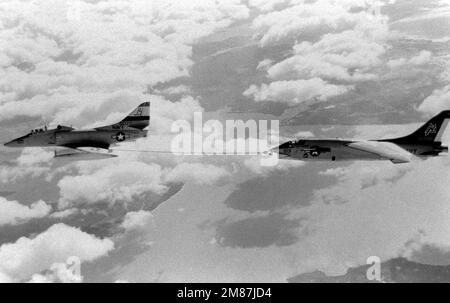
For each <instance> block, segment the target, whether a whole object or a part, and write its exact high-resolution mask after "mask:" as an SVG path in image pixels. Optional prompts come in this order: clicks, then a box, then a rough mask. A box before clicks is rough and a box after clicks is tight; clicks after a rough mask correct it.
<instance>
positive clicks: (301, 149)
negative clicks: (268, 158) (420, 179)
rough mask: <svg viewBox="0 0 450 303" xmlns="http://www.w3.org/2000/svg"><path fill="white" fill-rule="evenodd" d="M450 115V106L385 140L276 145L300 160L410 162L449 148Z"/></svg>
mask: <svg viewBox="0 0 450 303" xmlns="http://www.w3.org/2000/svg"><path fill="white" fill-rule="evenodd" d="M448 119H450V110H446V111H443V112H441V113H440V114H438V115H437V116H435V117H433V118H432V119H431V120H430V121H428V122H427V123H425V124H424V125H423V126H422V127H420V128H419V129H418V130H416V131H415V132H414V133H412V134H410V135H408V136H405V137H400V138H394V139H381V140H366V141H364V140H362V141H360V140H342V139H300V140H291V141H288V142H285V143H283V144H281V145H279V146H278V147H276V148H274V149H272V151H273V152H276V153H278V155H279V157H280V158H281V159H282V158H288V159H297V160H330V161H340V160H390V161H392V162H393V163H406V162H410V161H411V160H412V159H413V158H425V157H433V156H438V155H439V153H441V152H444V151H445V152H448V147H447V146H443V145H442V143H441V137H442V134H443V133H444V131H445V128H446V127H447V124H448Z"/></svg>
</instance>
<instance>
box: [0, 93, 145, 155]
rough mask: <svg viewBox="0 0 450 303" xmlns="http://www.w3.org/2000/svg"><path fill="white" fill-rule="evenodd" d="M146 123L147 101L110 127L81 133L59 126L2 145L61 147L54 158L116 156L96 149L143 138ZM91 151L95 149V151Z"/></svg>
mask: <svg viewBox="0 0 450 303" xmlns="http://www.w3.org/2000/svg"><path fill="white" fill-rule="evenodd" d="M149 122H150V102H144V103H142V104H141V105H139V106H138V107H137V108H136V109H135V110H133V111H132V112H131V113H130V114H129V115H128V116H126V117H125V118H124V119H123V120H122V121H120V122H118V123H115V124H112V125H108V126H102V127H97V128H93V129H80V130H76V129H74V128H72V127H69V126H63V125H58V126H57V127H56V128H55V129H47V127H44V128H38V129H34V130H32V131H31V132H30V133H29V134H27V135H25V136H22V137H19V138H17V139H14V140H11V141H10V142H7V143H5V146H7V147H29V146H40V147H49V146H57V147H62V148H63V149H62V150H55V157H63V156H65V157H67V156H77V157H79V156H83V157H86V156H87V158H89V156H92V157H91V158H104V157H115V156H116V155H113V154H111V153H109V152H108V153H102V152H99V151H98V149H104V150H108V149H109V147H110V146H111V145H113V144H116V143H120V142H124V141H130V140H135V139H137V138H141V137H146V136H147V130H144V128H146V127H147V126H148V125H149ZM92 149H95V151H93V150H92Z"/></svg>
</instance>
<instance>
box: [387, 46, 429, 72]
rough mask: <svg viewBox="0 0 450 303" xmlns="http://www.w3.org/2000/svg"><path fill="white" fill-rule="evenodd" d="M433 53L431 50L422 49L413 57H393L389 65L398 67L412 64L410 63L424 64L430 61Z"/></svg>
mask: <svg viewBox="0 0 450 303" xmlns="http://www.w3.org/2000/svg"><path fill="white" fill-rule="evenodd" d="M432 55H433V54H432V53H431V52H430V51H426V50H422V51H420V53H419V54H418V55H417V56H414V57H411V58H409V59H406V58H399V59H393V60H389V61H388V62H387V65H388V66H389V67H390V68H396V67H401V66H410V65H422V64H425V63H428V62H430V60H431V58H432Z"/></svg>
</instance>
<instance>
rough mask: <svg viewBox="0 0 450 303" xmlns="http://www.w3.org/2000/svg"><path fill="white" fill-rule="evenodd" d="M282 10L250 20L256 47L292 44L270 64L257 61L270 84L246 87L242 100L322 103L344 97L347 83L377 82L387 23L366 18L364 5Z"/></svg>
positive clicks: (318, 4) (326, 2)
mask: <svg viewBox="0 0 450 303" xmlns="http://www.w3.org/2000/svg"><path fill="white" fill-rule="evenodd" d="M262 4H263V5H268V6H273V5H275V4H279V3H278V2H276V3H272V2H270V3H265V2H264V3H262ZM284 5H287V7H285V8H283V9H281V10H278V11H276V10H275V11H271V12H268V13H266V14H262V15H260V16H258V17H257V18H255V20H254V21H253V27H254V29H255V30H256V32H257V33H258V35H256V36H255V37H257V38H260V40H259V41H260V46H261V47H268V46H271V45H273V44H280V43H287V44H288V45H293V48H292V54H291V55H290V56H288V57H287V58H285V59H283V60H281V61H279V62H276V63H273V62H271V61H268V60H267V59H266V60H263V61H261V62H260V65H258V68H264V69H266V71H267V78H268V79H269V80H270V81H272V82H270V83H268V84H262V85H261V86H260V87H258V86H256V85H252V86H250V88H249V89H247V90H246V91H245V92H244V95H246V96H252V97H253V98H254V100H255V101H261V100H271V101H277V102H284V103H288V104H290V105H295V104H298V103H301V102H304V100H307V99H309V98H312V97H319V98H318V99H317V100H316V101H323V100H327V99H328V98H330V97H334V96H337V95H341V94H345V93H347V92H348V91H350V90H351V89H353V86H352V84H353V83H356V82H360V81H369V80H374V79H376V78H377V77H378V75H377V72H376V71H375V68H376V67H377V66H379V65H381V63H382V62H381V60H380V56H381V55H383V54H384V53H385V51H386V48H387V47H386V44H387V43H386V40H387V38H388V37H389V30H388V25H387V18H386V17H385V16H383V15H381V14H372V13H371V11H370V9H369V8H370V7H371V4H370V3H369V2H368V1H331V0H318V1H313V2H308V3H303V2H301V3H296V2H295V1H294V2H291V3H284ZM297 41H301V42H297ZM417 60H418V61H419V60H423V58H418V59H417ZM345 82H346V83H348V84H345V85H343V84H342V83H345ZM300 84H301V85H300ZM272 98H273V99H272Z"/></svg>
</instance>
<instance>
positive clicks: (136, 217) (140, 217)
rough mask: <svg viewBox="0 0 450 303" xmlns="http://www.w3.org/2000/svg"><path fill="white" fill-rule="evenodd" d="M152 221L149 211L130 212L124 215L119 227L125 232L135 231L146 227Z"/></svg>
mask: <svg viewBox="0 0 450 303" xmlns="http://www.w3.org/2000/svg"><path fill="white" fill-rule="evenodd" d="M152 220H153V215H152V214H151V212H149V211H145V210H140V211H131V212H128V213H127V214H126V215H125V218H124V219H123V222H122V224H121V226H122V227H123V228H124V229H125V230H127V231H130V230H137V229H142V228H144V227H146V226H148V225H149V224H150V223H151V222H152Z"/></svg>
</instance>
